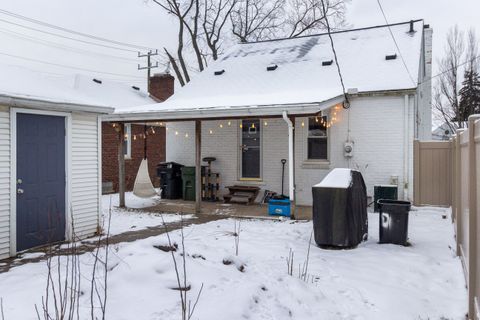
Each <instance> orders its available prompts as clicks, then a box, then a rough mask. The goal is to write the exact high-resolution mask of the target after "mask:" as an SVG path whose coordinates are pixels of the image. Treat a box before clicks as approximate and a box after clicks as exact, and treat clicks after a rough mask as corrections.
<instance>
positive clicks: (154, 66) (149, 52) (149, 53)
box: [138, 50, 158, 92]
mask: <svg viewBox="0 0 480 320" xmlns="http://www.w3.org/2000/svg"><path fill="white" fill-rule="evenodd" d="M157 55H158V50H155V52H153V51H152V50H149V51H148V52H147V53H145V54H141V53H140V52H139V53H138V57H139V58H143V57H147V66H146V67H141V66H140V65H138V70H145V69H146V70H147V91H148V92H150V77H151V71H150V70H151V69H154V68H158V62H157V63H155V65H152V62H151V57H152V56H157Z"/></svg>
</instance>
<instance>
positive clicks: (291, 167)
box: [282, 111, 296, 219]
mask: <svg viewBox="0 0 480 320" xmlns="http://www.w3.org/2000/svg"><path fill="white" fill-rule="evenodd" d="M282 117H283V120H284V121H285V122H286V123H287V125H288V196H289V198H290V203H291V213H290V217H291V218H292V219H295V214H296V212H295V210H296V205H295V203H296V199H295V155H294V153H295V147H294V142H295V139H294V137H295V133H294V132H295V130H294V129H295V125H294V123H295V117H289V116H288V114H287V111H283V113H282ZM292 120H293V121H292Z"/></svg>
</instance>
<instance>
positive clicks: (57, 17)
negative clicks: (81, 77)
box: [0, 0, 480, 86]
mask: <svg viewBox="0 0 480 320" xmlns="http://www.w3.org/2000/svg"><path fill="white" fill-rule="evenodd" d="M382 4H383V7H384V9H385V12H386V14H387V18H388V20H389V22H390V23H394V22H401V21H408V20H411V19H419V18H423V19H425V23H428V24H430V25H431V27H432V28H433V29H434V57H435V59H437V58H438V57H440V56H441V54H442V52H443V46H444V41H445V36H446V33H447V31H448V29H449V28H450V27H451V26H453V25H455V24H458V25H459V26H460V28H462V29H465V30H466V29H468V28H471V27H472V28H475V29H476V30H477V34H478V35H479V36H480V19H479V18H478V13H479V12H480V1H479V0H458V1H453V0H402V1H399V0H382ZM0 10H7V11H10V12H14V13H17V14H21V15H23V16H27V17H30V18H34V19H38V20H42V21H45V22H48V23H51V24H55V25H58V26H62V27H65V28H69V29H73V30H77V31H79V32H83V33H88V34H91V35H96V36H100V37H104V38H108V39H112V40H117V41H121V42H125V43H131V44H138V45H142V46H147V47H152V48H160V49H161V48H163V47H165V46H166V47H173V46H174V45H175V36H176V28H175V24H174V23H173V22H172V20H171V18H170V17H168V16H166V15H165V14H164V13H163V12H162V10H161V9H160V8H159V7H158V6H156V5H155V4H153V3H151V2H150V3H149V2H148V1H146V0H81V1H79V0H0ZM9 22H10V23H9ZM12 22H13V23H16V24H21V25H24V26H27V27H31V28H36V29H41V30H45V31H48V32H52V33H59V34H63V35H65V36H69V35H68V34H66V33H62V32H60V31H58V30H57V31H55V30H51V29H48V28H44V27H41V26H39V25H37V24H32V23H29V22H27V21H25V20H20V19H16V18H13V17H11V16H8V15H5V12H3V13H2V12H1V11H0V41H1V43H2V45H1V46H0V62H1V63H4V64H10V65H20V66H26V67H28V68H30V69H33V70H38V71H41V72H49V73H52V74H55V75H58V76H60V75H68V74H70V75H71V74H75V73H84V74H92V75H94V74H95V73H94V72H93V71H88V70H97V71H99V72H102V73H97V74H96V76H98V77H103V78H108V79H116V80H121V81H124V82H128V83H131V84H136V85H142V86H143V84H144V83H145V82H146V79H145V72H142V71H137V62H138V60H139V59H138V58H137V56H136V55H137V53H136V52H135V51H136V49H135V48H125V47H124V49H127V50H130V49H131V50H132V51H133V52H130V51H124V50H115V49H111V48H106V47H104V46H94V45H91V44H86V43H79V42H77V41H71V40H69V39H65V38H59V37H56V36H53V35H49V34H46V33H41V32H38V31H34V30H31V29H27V28H24V27H21V26H18V25H15V24H12ZM348 22H349V23H350V24H351V25H352V26H353V27H364V26H370V25H379V24H384V22H385V21H384V18H383V16H382V15H381V12H380V10H379V8H378V4H377V0H352V1H351V2H350V4H349V5H348ZM77 38H78V37H77ZM84 40H86V41H94V40H88V39H84ZM104 44H105V45H109V44H108V43H104ZM111 46H115V45H114V44H111ZM13 56H17V57H13ZM18 57H22V58H23V59H22V58H18ZM27 59H30V60H27ZM32 59H33V60H39V61H43V62H48V63H53V64H57V65H56V66H55V65H51V64H45V63H41V62H39V61H32ZM59 65H62V66H71V67H76V68H79V69H85V70H76V69H71V68H66V67H62V66H59ZM158 70H159V71H162V69H161V68H159V69H158Z"/></svg>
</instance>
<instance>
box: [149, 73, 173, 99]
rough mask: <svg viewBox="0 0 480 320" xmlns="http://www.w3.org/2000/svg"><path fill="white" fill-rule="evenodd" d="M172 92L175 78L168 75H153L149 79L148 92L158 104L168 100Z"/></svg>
mask: <svg viewBox="0 0 480 320" xmlns="http://www.w3.org/2000/svg"><path fill="white" fill-rule="evenodd" d="M174 91H175V78H174V77H173V76H172V75H171V74H170V73H155V74H154V75H153V76H152V77H150V82H149V85H148V92H149V93H150V95H151V96H152V97H153V98H155V99H156V100H158V101H159V102H163V101H165V100H167V99H168V98H170V97H171V96H172V95H173V93H174Z"/></svg>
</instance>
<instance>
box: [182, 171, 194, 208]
mask: <svg viewBox="0 0 480 320" xmlns="http://www.w3.org/2000/svg"><path fill="white" fill-rule="evenodd" d="M182 195H183V200H188V201H195V167H182Z"/></svg>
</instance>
